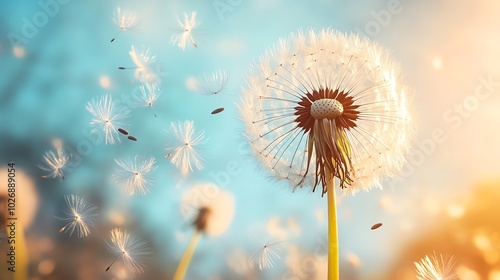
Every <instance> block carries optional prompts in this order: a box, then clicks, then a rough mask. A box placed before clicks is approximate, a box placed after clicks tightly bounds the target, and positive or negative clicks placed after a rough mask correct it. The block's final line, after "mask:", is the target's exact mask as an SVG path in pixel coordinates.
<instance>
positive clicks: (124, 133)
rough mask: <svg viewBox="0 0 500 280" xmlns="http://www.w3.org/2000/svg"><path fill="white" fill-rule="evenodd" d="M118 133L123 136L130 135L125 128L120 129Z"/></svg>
mask: <svg viewBox="0 0 500 280" xmlns="http://www.w3.org/2000/svg"><path fill="white" fill-rule="evenodd" d="M118 132H120V133H121V134H123V135H128V131H126V130H125V129H123V128H118Z"/></svg>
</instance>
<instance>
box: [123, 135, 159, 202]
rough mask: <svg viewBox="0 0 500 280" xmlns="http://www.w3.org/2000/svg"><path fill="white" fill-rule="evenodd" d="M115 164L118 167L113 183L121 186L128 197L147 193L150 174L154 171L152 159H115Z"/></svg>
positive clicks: (138, 157) (153, 160) (150, 182)
mask: <svg viewBox="0 0 500 280" xmlns="http://www.w3.org/2000/svg"><path fill="white" fill-rule="evenodd" d="M129 137H130V136H129ZM115 162H116V164H118V167H119V168H118V169H117V170H116V172H115V174H114V179H115V182H116V183H119V184H121V185H123V186H124V187H125V189H126V191H127V193H128V194H129V195H134V194H139V195H146V194H148V193H149V186H150V185H151V184H152V178H151V174H152V173H154V172H155V170H156V166H154V165H155V163H156V160H155V158H154V157H150V158H148V159H146V158H141V157H140V156H138V155H137V156H135V157H134V159H130V158H128V159H123V160H118V159H115Z"/></svg>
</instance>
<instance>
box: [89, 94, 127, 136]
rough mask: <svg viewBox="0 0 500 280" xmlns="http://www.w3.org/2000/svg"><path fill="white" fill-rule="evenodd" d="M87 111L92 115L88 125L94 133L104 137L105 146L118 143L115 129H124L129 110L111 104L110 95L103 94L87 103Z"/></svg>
mask: <svg viewBox="0 0 500 280" xmlns="http://www.w3.org/2000/svg"><path fill="white" fill-rule="evenodd" d="M86 109H87V111H89V112H90V113H91V114H92V117H93V118H92V120H91V121H90V125H91V126H92V128H93V131H94V132H95V133H98V134H100V135H102V134H103V135H104V139H105V143H106V144H111V145H113V144H115V143H117V142H118V143H119V142H120V141H121V140H120V137H119V135H118V132H117V129H118V128H119V127H125V126H126V124H125V123H124V120H125V119H126V118H127V117H128V115H129V110H128V109H127V108H126V107H122V106H120V105H116V104H115V103H113V99H112V98H111V95H109V94H105V95H104V96H103V97H101V99H99V100H95V99H93V100H92V102H88V103H87V106H86Z"/></svg>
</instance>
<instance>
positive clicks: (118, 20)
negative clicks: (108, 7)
mask: <svg viewBox="0 0 500 280" xmlns="http://www.w3.org/2000/svg"><path fill="white" fill-rule="evenodd" d="M113 22H114V23H115V24H116V26H118V27H119V28H120V31H119V32H118V34H116V36H115V37H113V39H111V43H112V42H113V41H115V39H116V38H117V37H118V35H120V34H121V33H122V32H123V31H126V30H131V31H132V30H137V27H138V26H139V21H138V20H137V17H136V16H135V15H132V14H130V13H128V12H122V10H121V9H120V7H118V8H117V9H116V11H115V12H114V15H113Z"/></svg>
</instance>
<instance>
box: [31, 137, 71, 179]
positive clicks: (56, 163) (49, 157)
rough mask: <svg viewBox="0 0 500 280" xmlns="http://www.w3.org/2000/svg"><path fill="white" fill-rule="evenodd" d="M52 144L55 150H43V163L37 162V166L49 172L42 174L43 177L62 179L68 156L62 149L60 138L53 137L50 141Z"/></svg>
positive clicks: (68, 159)
mask: <svg viewBox="0 0 500 280" xmlns="http://www.w3.org/2000/svg"><path fill="white" fill-rule="evenodd" d="M52 145H53V146H54V148H55V152H54V151H48V152H45V154H44V155H43V164H39V165H38V167H39V168H40V169H42V170H44V171H47V172H49V174H47V175H43V176H42V178H44V179H45V178H47V177H52V178H56V177H61V178H62V179H63V180H64V171H65V170H66V168H67V164H68V162H69V161H70V157H69V155H68V154H67V153H66V151H65V150H64V149H63V144H62V141H61V140H59V139H55V140H54V141H53V142H52Z"/></svg>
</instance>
